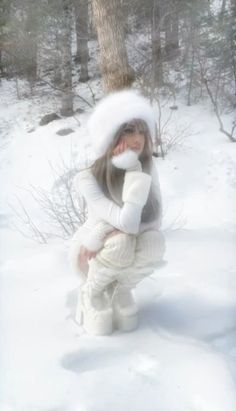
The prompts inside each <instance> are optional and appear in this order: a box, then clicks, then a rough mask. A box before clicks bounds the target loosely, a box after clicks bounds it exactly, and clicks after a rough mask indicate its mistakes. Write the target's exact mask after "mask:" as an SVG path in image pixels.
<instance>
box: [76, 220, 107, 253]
mask: <svg viewBox="0 0 236 411" xmlns="http://www.w3.org/2000/svg"><path fill="white" fill-rule="evenodd" d="M113 230H114V227H113V226H112V225H111V224H108V223H106V222H105V221H100V222H99V223H97V224H96V225H95V226H94V227H93V228H92V229H91V230H90V233H89V235H87V237H86V238H84V239H83V241H82V244H83V245H84V246H85V247H86V248H88V250H90V251H98V250H100V248H102V246H103V244H104V238H105V237H106V235H107V234H108V233H110V232H111V231H113Z"/></svg>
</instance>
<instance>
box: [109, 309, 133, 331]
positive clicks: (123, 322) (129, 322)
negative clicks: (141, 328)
mask: <svg viewBox="0 0 236 411" xmlns="http://www.w3.org/2000/svg"><path fill="white" fill-rule="evenodd" d="M113 321H114V328H116V329H118V330H120V331H124V332H129V331H134V330H136V329H137V327H138V322H139V321H138V315H137V314H134V315H120V314H118V313H114V319H113Z"/></svg>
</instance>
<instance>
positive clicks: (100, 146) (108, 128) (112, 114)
mask: <svg viewBox="0 0 236 411" xmlns="http://www.w3.org/2000/svg"><path fill="white" fill-rule="evenodd" d="M133 119H141V120H144V121H145V122H146V123H147V125H148V128H149V130H150V134H151V137H152V139H153V140H154V138H155V117H154V112H153V109H152V107H151V105H150V103H149V101H148V100H147V99H146V98H144V97H143V96H141V95H140V94H139V93H138V92H137V91H134V90H123V91H118V92H116V93H112V94H109V95H108V96H106V97H105V98H103V99H102V100H101V101H100V102H99V103H98V104H97V106H96V107H95V109H94V111H93V112H92V114H91V116H90V118H89V120H88V130H89V135H90V141H91V145H92V148H93V151H94V156H95V159H96V158H99V157H101V156H102V155H103V154H105V152H106V151H107V149H108V147H109V146H110V144H111V143H112V141H113V138H114V136H115V133H116V132H117V130H118V129H119V128H120V126H121V125H122V124H123V123H127V122H128V121H131V120H133Z"/></svg>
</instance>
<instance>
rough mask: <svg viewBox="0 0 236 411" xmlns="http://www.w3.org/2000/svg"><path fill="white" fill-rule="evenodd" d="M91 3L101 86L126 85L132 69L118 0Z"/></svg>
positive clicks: (129, 84)
mask: <svg viewBox="0 0 236 411" xmlns="http://www.w3.org/2000/svg"><path fill="white" fill-rule="evenodd" d="M92 5H93V17H94V23H95V26H96V29H97V34H98V43H99V48H100V69H101V73H102V78H103V83H104V89H105V91H107V92H109V91H113V90H119V89H123V88H127V87H130V86H131V84H132V83H133V81H134V71H133V70H132V68H131V67H130V65H129V63H128V56H127V51H126V47H125V36H124V27H123V17H122V10H121V3H120V1H119V0H92Z"/></svg>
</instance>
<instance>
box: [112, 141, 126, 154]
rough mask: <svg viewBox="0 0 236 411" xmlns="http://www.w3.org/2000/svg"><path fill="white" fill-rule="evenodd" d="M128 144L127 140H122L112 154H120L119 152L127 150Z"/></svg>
mask: <svg viewBox="0 0 236 411" xmlns="http://www.w3.org/2000/svg"><path fill="white" fill-rule="evenodd" d="M127 148H128V144H127V142H126V141H125V140H121V141H120V143H119V144H117V146H116V147H115V148H114V150H113V152H112V154H113V156H118V155H119V154H121V153H123V152H124V151H125V150H127Z"/></svg>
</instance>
